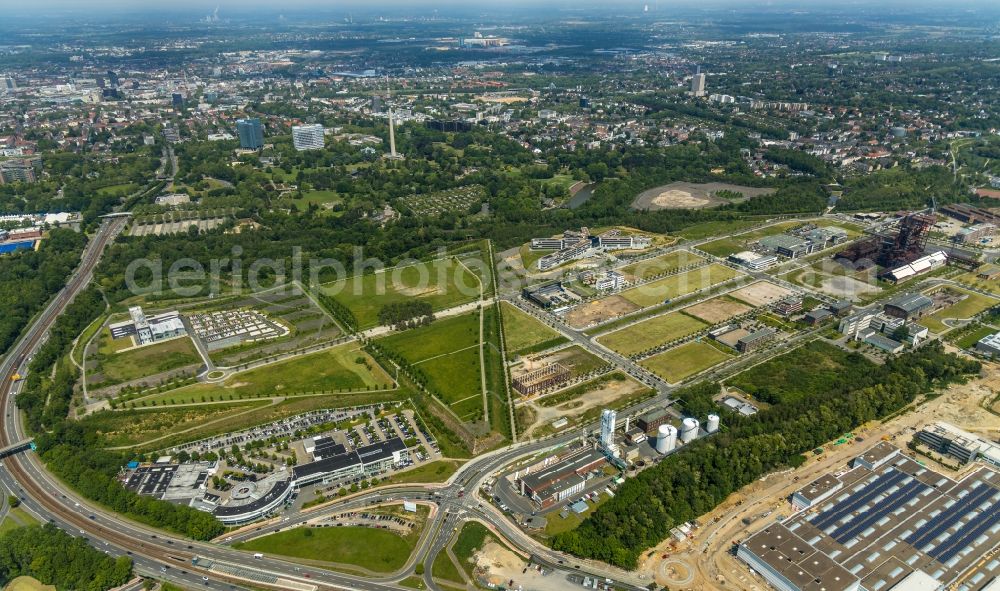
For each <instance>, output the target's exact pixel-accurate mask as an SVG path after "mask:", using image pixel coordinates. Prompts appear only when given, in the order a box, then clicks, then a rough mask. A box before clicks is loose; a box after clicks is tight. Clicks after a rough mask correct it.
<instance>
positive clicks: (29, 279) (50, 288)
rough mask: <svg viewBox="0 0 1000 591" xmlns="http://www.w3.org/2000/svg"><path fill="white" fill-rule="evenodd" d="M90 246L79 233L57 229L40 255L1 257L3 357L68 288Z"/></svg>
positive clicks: (28, 252)
mask: <svg viewBox="0 0 1000 591" xmlns="http://www.w3.org/2000/svg"><path fill="white" fill-rule="evenodd" d="M86 242H87V239H86V237H85V236H83V235H82V234H80V233H79V232H74V231H72V230H68V229H64V228H57V229H53V230H52V231H51V232H50V233H49V237H48V239H46V240H43V241H42V244H41V247H40V248H39V249H38V250H37V251H34V250H30V249H29V250H22V251H17V252H14V253H12V254H7V255H0V354H2V353H4V352H6V351H7V349H8V348H10V346H11V345H12V344H14V341H15V340H17V335H18V334H20V332H21V330H22V329H23V328H24V327H25V325H26V324H27V323H28V320H29V319H30V318H31V317H32V316H34V315H35V314H36V313H37V312H38V311H39V310H41V309H42V308H43V307H44V306H45V304H46V303H47V302H48V300H49V298H50V297H52V294H54V293H56V292H57V291H59V290H60V289H62V288H63V286H64V285H66V278H67V277H69V274H70V273H71V272H72V271H73V269H74V268H75V267H76V264H77V263H78V262H79V261H80V253H81V252H82V251H83V246H84V244H86Z"/></svg>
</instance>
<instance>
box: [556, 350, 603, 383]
mask: <svg viewBox="0 0 1000 591" xmlns="http://www.w3.org/2000/svg"><path fill="white" fill-rule="evenodd" d="M552 359H554V360H558V361H559V363H561V364H562V365H564V366H566V368H567V369H569V370H570V373H571V374H573V375H574V376H579V375H583V374H585V373H588V372H591V371H594V370H595V369H597V368H599V367H602V366H604V365H607V362H605V361H604V360H603V359H601V358H600V357H598V356H597V355H594V354H593V353H591V352H590V351H587V350H586V349H584V348H583V347H581V346H580V345H573V346H572V347H566V348H565V349H562V350H560V351H557V352H556V353H555V354H554V355H552Z"/></svg>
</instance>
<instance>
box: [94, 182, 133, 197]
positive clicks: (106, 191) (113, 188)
mask: <svg viewBox="0 0 1000 591" xmlns="http://www.w3.org/2000/svg"><path fill="white" fill-rule="evenodd" d="M138 188H139V185H137V184H135V183H122V184H120V185H108V186H107V187H101V188H100V189H98V190H97V194H98V195H100V196H101V197H107V196H109V195H118V194H121V195H127V194H129V193H132V192H134V191H135V190H136V189H138Z"/></svg>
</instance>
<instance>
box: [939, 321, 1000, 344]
mask: <svg viewBox="0 0 1000 591" xmlns="http://www.w3.org/2000/svg"><path fill="white" fill-rule="evenodd" d="M995 332H997V331H996V329H994V328H991V327H989V326H977V327H975V328H969V329H968V330H965V331H964V332H963V334H962V335H961V336H960V337H959V338H957V339H954V340H953V341H952V342H954V344H955V346H957V347H961V348H963V349H971V348H973V347H975V346H976V343H978V342H979V341H981V340H983V339H984V338H986V337H988V336H990V335H991V334H993V333H995ZM952 334H954V333H952ZM951 338H952V336H951V334H949V335H948V339H949V340H951Z"/></svg>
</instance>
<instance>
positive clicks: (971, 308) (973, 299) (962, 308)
mask: <svg viewBox="0 0 1000 591" xmlns="http://www.w3.org/2000/svg"><path fill="white" fill-rule="evenodd" d="M947 289H948V290H950V291H954V292H959V293H962V294H964V295H965V296H966V297H965V299H963V300H962V301H960V302H958V303H957V304H955V305H954V306H948V307H947V308H944V309H942V310H938V311H937V312H934V313H933V314H931V315H929V316H925V317H923V318H921V319H920V324H922V325H924V326H926V327H927V328H929V329H931V330H932V331H934V332H936V333H938V334H940V333H942V332H945V331H947V330H948V329H949V327H948V325H946V324H945V323H944V320H945V319H954V320H964V319H966V318H972V317H973V316H975V315H976V314H979V313H980V312H982V311H983V310H987V309H989V308H992V307H993V306H995V305H997V304H998V303H1000V300H998V299H994V298H990V297H986V296H984V295H982V294H978V293H975V292H972V291H966V290H964V289H954V288H950V287H949V288H947Z"/></svg>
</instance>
